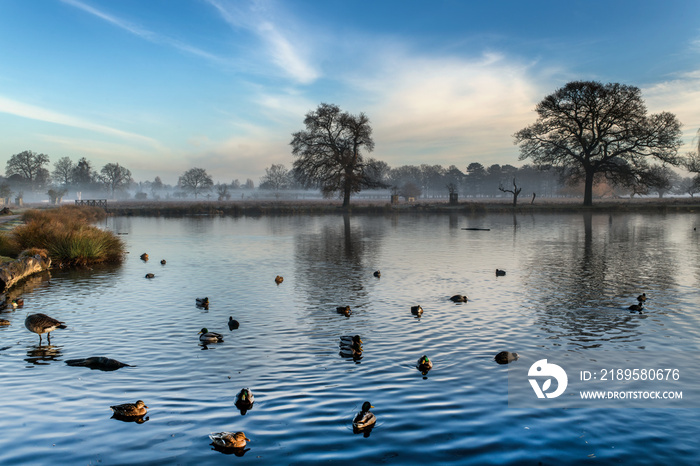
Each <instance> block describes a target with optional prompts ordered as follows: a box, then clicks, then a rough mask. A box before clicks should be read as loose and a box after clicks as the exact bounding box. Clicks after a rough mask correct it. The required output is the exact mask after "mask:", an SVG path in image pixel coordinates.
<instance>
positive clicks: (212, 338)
mask: <svg viewBox="0 0 700 466" xmlns="http://www.w3.org/2000/svg"><path fill="white" fill-rule="evenodd" d="M199 333H200V335H199V341H201V342H204V343H219V342H222V341H224V336H223V335H221V334H220V333H216V332H210V331H209V330H207V329H206V328H203V329H202V330H200V331H199Z"/></svg>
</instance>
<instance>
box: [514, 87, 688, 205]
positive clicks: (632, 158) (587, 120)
mask: <svg viewBox="0 0 700 466" xmlns="http://www.w3.org/2000/svg"><path fill="white" fill-rule="evenodd" d="M536 112H537V115H538V118H537V121H536V122H535V123H534V124H532V125H530V126H528V127H527V128H524V129H522V130H520V131H518V132H517V133H515V135H514V137H515V144H518V145H519V146H520V160H524V159H528V158H530V159H532V160H533V161H534V162H535V164H536V165H539V166H553V167H558V168H560V169H562V170H563V171H564V172H565V173H566V174H567V175H568V176H569V177H570V179H572V180H573V181H580V180H583V181H584V199H583V204H584V205H587V206H589V205H592V204H593V182H594V179H595V178H596V176H606V177H607V178H608V179H609V180H611V181H612V182H613V183H619V184H626V185H631V184H635V181H634V180H635V179H639V178H640V177H643V176H645V174H647V173H648V172H649V170H650V168H651V167H652V166H653V165H652V163H651V162H652V161H656V162H660V163H662V164H669V165H680V164H681V163H682V162H683V158H682V157H678V156H677V152H678V148H679V147H680V145H681V138H680V135H681V124H680V122H679V121H678V120H677V119H676V116H675V115H674V114H672V113H668V112H661V113H657V114H653V115H648V116H647V109H646V106H645V105H644V101H643V100H642V97H641V91H640V90H639V88H637V87H635V86H627V85H623V84H617V83H608V84H601V83H599V82H596V81H574V82H570V83H568V84H567V85H566V86H564V87H562V88H561V89H558V90H557V91H555V92H554V93H553V94H550V95H548V96H546V97H545V98H544V99H543V100H542V101H541V102H540V103H539V104H537V108H536Z"/></svg>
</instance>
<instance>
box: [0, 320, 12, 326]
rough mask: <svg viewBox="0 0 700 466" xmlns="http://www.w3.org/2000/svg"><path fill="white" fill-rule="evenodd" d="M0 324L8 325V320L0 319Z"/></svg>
mask: <svg viewBox="0 0 700 466" xmlns="http://www.w3.org/2000/svg"><path fill="white" fill-rule="evenodd" d="M0 325H10V321H9V320H7V319H0Z"/></svg>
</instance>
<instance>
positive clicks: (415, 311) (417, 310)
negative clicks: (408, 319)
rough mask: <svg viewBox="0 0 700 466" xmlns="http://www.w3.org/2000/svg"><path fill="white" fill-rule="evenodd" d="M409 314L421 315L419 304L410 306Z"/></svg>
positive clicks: (421, 309) (421, 310)
mask: <svg viewBox="0 0 700 466" xmlns="http://www.w3.org/2000/svg"><path fill="white" fill-rule="evenodd" d="M411 314H414V315H417V316H421V315H423V308H422V307H420V305H418V306H411Z"/></svg>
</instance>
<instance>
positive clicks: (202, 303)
mask: <svg viewBox="0 0 700 466" xmlns="http://www.w3.org/2000/svg"><path fill="white" fill-rule="evenodd" d="M194 301H195V303H196V304H197V306H199V307H208V306H209V298H194Z"/></svg>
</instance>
